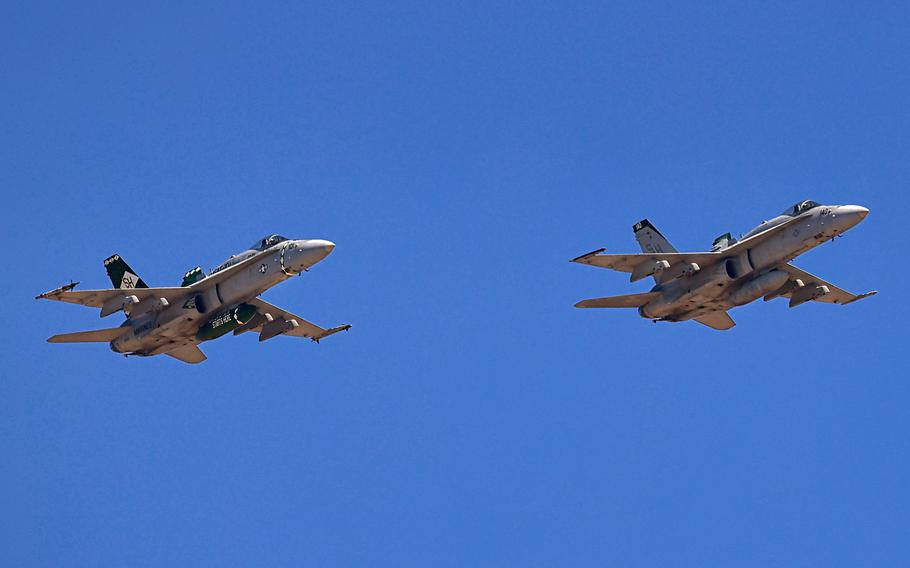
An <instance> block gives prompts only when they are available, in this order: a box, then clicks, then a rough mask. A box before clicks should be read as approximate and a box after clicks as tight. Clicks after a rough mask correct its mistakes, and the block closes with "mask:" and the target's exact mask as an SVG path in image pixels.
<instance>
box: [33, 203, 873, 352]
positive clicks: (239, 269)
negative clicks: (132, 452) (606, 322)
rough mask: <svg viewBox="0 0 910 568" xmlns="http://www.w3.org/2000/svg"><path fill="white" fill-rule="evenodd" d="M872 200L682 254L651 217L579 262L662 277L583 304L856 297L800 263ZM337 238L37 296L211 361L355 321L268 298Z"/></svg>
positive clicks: (692, 305) (717, 304) (115, 271)
mask: <svg viewBox="0 0 910 568" xmlns="http://www.w3.org/2000/svg"><path fill="white" fill-rule="evenodd" d="M868 213H869V210H868V209H866V208H864V207H860V206H858V205H821V204H819V203H816V202H814V201H808V200H807V201H801V202H799V203H797V204H795V205H794V206H793V207H790V208H788V209H787V210H786V211H784V212H783V213H781V214H780V215H778V216H776V217H774V218H773V219H770V220H768V221H764V222H762V223H761V224H760V225H758V226H757V227H755V228H754V229H752V230H751V231H749V232H748V233H746V234H745V235H743V236H742V238H741V239H740V240H738V241H737V240H736V239H734V238H733V237H732V236H731V235H730V233H727V234H725V235H722V236H720V237H718V238H717V239H715V241H714V244H713V246H712V248H711V250H710V251H707V252H691V253H690V252H678V251H677V250H676V249H675V248H673V245H671V244H670V243H669V241H667V239H666V238H664V236H663V235H662V234H661V233H660V232H659V231H658V230H657V229H656V228H655V227H654V226H653V225H652V224H651V223H650V222H648V220H647V219H645V220H643V221H641V222H639V223H637V224H635V225H634V227H633V230H634V232H635V238H636V240H637V241H638V243H639V245H640V246H641V249H642V252H641V253H635V254H603V250H604V249H599V250H596V251H593V252H590V253H588V254H584V255H582V256H579V257H577V258H575V259H573V262H578V263H581V264H588V265H591V266H599V267H602V268H610V269H612V270H617V271H619V272H626V273H630V274H631V276H630V280H631V281H632V282H635V281H637V280H641V279H643V278H647V277H649V276H650V277H652V278H653V279H654V281H655V286H654V287H653V288H651V290H650V291H648V292H645V293H642V294H630V295H625V296H612V297H607V298H594V299H590V300H583V301H581V302H579V303H577V304H576V307H579V308H637V309H638V313H639V314H640V315H641V316H642V317H643V318H647V319H650V320H653V321H687V320H695V321H697V322H699V323H702V324H704V325H707V326H709V327H712V328H714V329H729V328H731V327H733V326H734V325H735V324H734V322H733V319H732V318H731V317H730V316H729V314H727V310H729V309H731V308H734V307H736V306H741V305H744V304H747V303H749V302H752V301H754V300H757V299H758V298H764V299H765V301H768V300H771V299H774V298H778V297H785V298H789V301H790V307H791V308H792V307H795V306H798V305H800V304H802V303H804V302H808V301H813V300H814V301H820V302H830V303H834V304H849V303H851V302H855V301H856V300H861V299H863V298H866V297H868V296H871V295H873V294H875V292H874V291H872V292H867V293H865V294H859V295H854V294H851V293H849V292H846V291H844V290H842V289H840V288H838V287H837V286H835V285H834V284H831V283H830V282H826V281H825V280H822V279H821V278H818V277H817V276H813V275H812V274H809V273H808V272H805V271H803V270H800V269H799V268H797V267H795V266H793V265H792V264H790V261H791V260H792V259H794V258H795V257H797V256H799V255H800V254H802V253H804V252H806V251H808V250H809V249H811V248H814V247H816V246H818V245H820V244H821V243H823V242H825V241H828V240H831V239H833V238H835V237H837V236H839V235H841V234H842V233H844V232H845V231H847V230H849V229H851V228H852V227H854V226H855V225H856V224H857V223H859V222H860V221H862V220H863V219H864V218H865V217H866V215H867V214H868ZM334 248H335V245H334V243H331V242H329V241H325V240H318V239H311V240H290V239H287V238H285V237H282V236H281V235H270V236H267V237H265V238H263V239H260V240H258V241H256V242H255V243H254V244H253V245H252V246H250V248H249V249H248V250H246V251H244V252H242V253H240V254H237V255H234V256H232V257H230V258H229V259H228V260H227V261H225V262H224V263H222V264H221V265H220V266H218V267H217V268H215V269H213V270H212V271H211V272H209V273H208V274H207V275H205V274H203V272H202V269H201V268H199V267H197V268H194V269H193V270H191V271H189V272H187V273H186V275H185V276H184V278H183V282H182V284H181V286H180V287H173V288H149V287H148V285H147V284H146V283H145V282H144V281H143V280H142V279H141V278H140V277H139V276H138V275H137V274H136V273H135V271H133V270H132V269H131V268H130V266H129V265H128V264H127V263H126V262H125V261H124V260H123V259H122V258H120V257H119V256H118V255H114V256H111V257H110V258H108V259H107V260H105V261H104V265H105V268H106V269H107V273H108V276H109V277H110V278H111V282H112V283H113V285H114V288H113V289H109V290H80V291H76V290H74V288H75V286H76V284H75V283H73V284H68V285H66V286H61V287H60V288H57V289H56V290H52V291H50V292H45V293H44V294H41V295H39V296H37V298H43V299H48V300H57V301H61V302H68V303H72V304H81V305H83V306H90V307H94V308H100V309H101V317H107V316H109V315H111V314H114V313H116V312H121V311H122V312H123V313H124V314H125V315H126V320H125V321H124V322H123V323H122V324H121V325H120V326H118V327H114V328H109V329H99V330H92V331H82V332H76V333H65V334H61V335H55V336H53V337H51V338H49V339H48V341H49V342H51V343H86V342H101V343H110V347H111V349H112V350H113V351H115V352H117V353H123V354H124V355H138V356H151V355H159V354H162V353H163V354H165V355H169V356H171V357H174V358H176V359H179V360H181V361H184V362H187V363H199V362H202V361H204V360H205V358H206V357H205V354H203V352H202V350H201V349H199V344H200V343H201V342H203V341H209V340H212V339H216V338H218V337H221V336H222V335H225V334H227V333H233V334H234V335H239V334H241V333H244V332H247V331H254V332H258V333H259V341H265V340H267V339H271V338H273V337H276V336H278V335H289V336H292V337H304V338H308V339H312V340H314V341H317V342H318V341H319V340H320V339H323V338H325V337H328V336H329V335H332V334H334V333H337V332H339V331H344V330H346V329H348V328H350V327H351V326H350V325H342V326H338V327H333V328H329V329H325V328H322V327H319V326H318V325H316V324H313V323H310V322H308V321H307V320H305V319H303V318H302V317H300V316H298V315H295V314H292V313H291V312H288V311H286V310H283V309H282V308H279V307H277V306H273V305H272V304H270V303H268V302H266V301H264V300H262V299H261V298H259V295H260V294H262V293H263V292H265V291H266V290H268V289H269V288H271V287H273V286H275V285H277V284H279V283H281V282H283V281H285V280H287V279H288V278H290V277H291V276H294V275H297V274H301V273H302V272H304V271H306V270H308V269H309V268H310V267H312V266H313V265H315V264H316V263H318V262H319V261H321V260H323V259H324V258H325V257H326V256H328V255H329V253H331V252H332V249H334Z"/></svg>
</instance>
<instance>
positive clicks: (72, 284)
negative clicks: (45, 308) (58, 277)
mask: <svg viewBox="0 0 910 568" xmlns="http://www.w3.org/2000/svg"><path fill="white" fill-rule="evenodd" d="M78 285H79V283H78V282H73V281H72V280H70V283H69V284H64V285H63V286H60V287H59V288H54V289H53V290H50V291H49V292H45V293H43V294H38V295H37V296H35V299H36V300H41V299H46V298H50V297H52V296H56V295H57V294H62V293H63V292H69V291H70V290H72V289H73V288H75V287H76V286H78Z"/></svg>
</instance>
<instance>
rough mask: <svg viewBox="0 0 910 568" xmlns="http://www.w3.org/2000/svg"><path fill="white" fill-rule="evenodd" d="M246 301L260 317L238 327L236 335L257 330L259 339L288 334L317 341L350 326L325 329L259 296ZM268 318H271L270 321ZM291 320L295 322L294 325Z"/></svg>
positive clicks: (263, 339)
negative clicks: (252, 322) (249, 323)
mask: <svg viewBox="0 0 910 568" xmlns="http://www.w3.org/2000/svg"><path fill="white" fill-rule="evenodd" d="M247 303H248V304H251V305H253V306H256V310H257V311H258V313H259V314H260V315H261V316H262V317H261V318H256V320H254V321H255V323H254V325H253V326H250V327H245V328H239V329H237V330H236V331H235V332H234V334H235V335H238V332H239V333H243V332H244V331H252V330H256V331H259V341H265V340H266V339H271V338H272V337H275V336H276V335H290V336H293V337H305V338H307V339H312V340H313V341H315V342H317V343H318V342H319V340H320V339H323V338H325V337H328V336H330V335H332V334H335V333H338V332H339V331H345V330H348V329H350V327H351V326H350V325H340V326H338V327H333V328H330V329H325V328H322V327H319V326H318V325H316V324H315V323H312V322H308V321H307V320H305V319H303V318H302V317H300V316H298V315H295V314H292V313H291V312H289V311H286V310H283V309H281V308H279V307H278V306H273V305H272V304H270V303H268V302H266V301H265V300H262V299H260V298H254V299H252V300H249V301H248V302H247ZM269 318H271V321H270V320H269ZM291 322H296V325H294V324H293V323H291Z"/></svg>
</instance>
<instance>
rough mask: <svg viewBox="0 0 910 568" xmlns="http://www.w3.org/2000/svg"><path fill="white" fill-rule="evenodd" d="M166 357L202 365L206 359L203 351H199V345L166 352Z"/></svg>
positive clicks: (190, 345)
mask: <svg viewBox="0 0 910 568" xmlns="http://www.w3.org/2000/svg"><path fill="white" fill-rule="evenodd" d="M165 355H168V356H170V357H173V358H174V359H177V360H178V361H183V362H184V363H190V364H196V363H202V362H203V361H205V359H206V357H205V353H203V352H202V349H199V346H198V345H193V344H192V343H191V344H189V345H184V346H182V347H178V348H177V349H172V350H170V351H167V352H165Z"/></svg>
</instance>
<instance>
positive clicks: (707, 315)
mask: <svg viewBox="0 0 910 568" xmlns="http://www.w3.org/2000/svg"><path fill="white" fill-rule="evenodd" d="M868 213H869V210H868V209H866V208H865V207H860V206H858V205H821V204H819V203H816V202H814V201H808V200H807V201H800V202H799V203H797V204H796V205H794V206H793V207H790V208H788V209H787V210H786V211H784V212H783V213H781V214H780V215H778V216H777V217H774V218H773V219H770V220H768V221H763V222H762V223H761V224H760V225H759V226H757V227H755V228H754V229H752V230H751V231H749V232H748V233H746V234H745V235H743V236H742V237H741V238H740V240H738V241H737V240H736V239H734V238H733V237H732V236H731V235H730V233H726V234H724V235H721V236H720V237H718V238H717V239H715V240H714V245H713V246H712V247H711V250H710V251H709V252H677V250H676V249H675V248H673V245H671V244H670V243H669V241H667V239H666V238H664V236H663V235H662V234H660V232H659V231H658V230H657V229H656V228H655V227H654V225H652V224H651V223H650V222H648V220H647V219H645V220H643V221H641V222H639V223H636V224H635V225H633V227H632V230H633V231H634V232H635V239H636V240H637V241H638V244H639V245H640V246H641V250H642V251H643V252H642V253H641V254H601V253H603V251H604V249H598V250H596V251H593V252H589V253H588V254H583V255H581V256H579V257H578V258H575V259H572V262H579V263H581V264H588V265H591V266H600V267H602V268H610V269H613V270H618V271H619V272H629V273H631V277H630V281H632V282H635V281H637V280H641V279H642V278H646V277H648V276H651V277H653V278H654V280H655V282H656V283H657V285H656V286H654V287H653V288H651V291H650V292H645V293H643V294H631V295H628V296H613V297H609V298H594V299H591V300H583V301H581V302H578V303H577V304H575V307H576V308H638V313H639V315H641V317H643V318H647V319H650V320H653V321H655V322H657V321H687V320H695V321H697V322H699V323H701V324H704V325H706V326H708V327H712V328H714V329H730V328H731V327H733V326H734V325H736V324H735V323H734V322H733V319H732V318H731V317H730V316H729V314H727V310H729V309H730V308H734V307H736V306H742V305H743V304H748V303H749V302H752V301H754V300H757V299H758V298H761V297H764V299H765V301H768V300H772V299H774V298H779V297H785V298H789V299H790V307H791V308H793V307H795V306H798V305H800V304H802V303H804V302H808V301H810V300H815V301H819V302H829V303H833V304H849V303H851V302H855V301H857V300H861V299H863V298H867V297H869V296H872V295H873V294H875V293H876V292H875V291H872V292H866V293H865V294H860V295H854V294H851V293H850V292H847V291H845V290H841V289H840V288H838V287H837V286H835V285H834V284H831V283H830V282H826V281H824V280H822V279H821V278H819V277H817V276H813V275H812V274H809V273H808V272H806V271H804V270H800V269H799V268H797V267H795V266H793V265H792V264H789V262H790V261H791V260H792V259H794V258H796V257H797V256H799V255H800V254H802V253H804V252H806V251H807V250H809V249H811V248H814V247H816V246H818V245H820V244H821V243H823V242H825V241H828V240H832V239H834V238H835V237H837V236H839V235H841V234H842V233H844V232H845V231H847V230H849V229H851V228H852V227H854V226H855V225H856V224H857V223H859V222H860V221H862V220H863V219H865V218H866V215H867V214H868Z"/></svg>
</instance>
